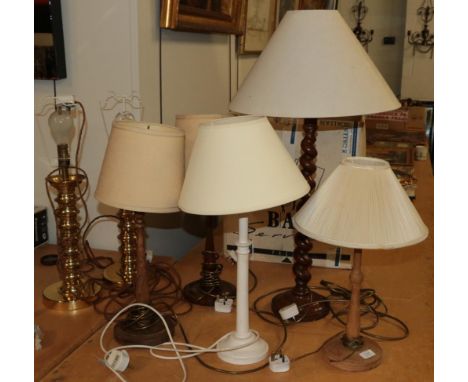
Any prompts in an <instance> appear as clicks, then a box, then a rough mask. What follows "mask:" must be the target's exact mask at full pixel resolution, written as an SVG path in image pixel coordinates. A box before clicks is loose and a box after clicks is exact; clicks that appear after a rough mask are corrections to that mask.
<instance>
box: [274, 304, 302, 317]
mask: <svg viewBox="0 0 468 382" xmlns="http://www.w3.org/2000/svg"><path fill="white" fill-rule="evenodd" d="M278 312H279V314H280V316H281V318H282V319H283V321H287V320H289V319H290V318H294V317H296V316H297V315H298V314H299V308H298V307H297V304H296V303H292V304H291V305H286V306H285V307H283V308H281V309H280V310H279V311H278Z"/></svg>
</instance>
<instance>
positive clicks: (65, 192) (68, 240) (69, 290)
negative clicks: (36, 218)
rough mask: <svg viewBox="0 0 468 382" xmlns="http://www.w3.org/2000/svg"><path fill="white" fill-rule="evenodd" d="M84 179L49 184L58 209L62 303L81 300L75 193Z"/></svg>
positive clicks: (58, 179)
mask: <svg viewBox="0 0 468 382" xmlns="http://www.w3.org/2000/svg"><path fill="white" fill-rule="evenodd" d="M83 179H84V176H82V175H79V174H76V175H68V177H67V179H63V178H62V177H61V176H50V177H48V178H47V181H48V183H49V184H50V185H51V186H52V187H54V188H55V189H56V190H57V193H58V195H57V198H56V199H55V200H56V202H57V208H56V209H55V211H54V214H55V220H56V225H57V245H58V256H59V264H60V267H61V276H62V282H63V283H62V286H61V288H60V294H61V295H62V296H63V299H64V301H67V302H68V301H76V300H78V299H80V298H81V297H83V295H84V291H83V283H82V280H81V274H80V272H79V268H80V259H79V258H80V247H79V243H80V224H79V222H78V214H79V209H78V207H77V201H78V196H77V193H76V190H77V189H78V187H79V186H80V184H81V182H82V181H83Z"/></svg>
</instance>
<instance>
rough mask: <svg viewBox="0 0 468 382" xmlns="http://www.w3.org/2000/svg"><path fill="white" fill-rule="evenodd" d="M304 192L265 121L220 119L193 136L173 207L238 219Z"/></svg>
mask: <svg viewBox="0 0 468 382" xmlns="http://www.w3.org/2000/svg"><path fill="white" fill-rule="evenodd" d="M308 191H309V186H308V184H307V182H306V180H305V179H304V177H303V176H302V175H301V174H300V171H299V169H298V168H297V166H296V164H295V163H294V161H293V160H292V159H291V157H290V155H289V153H288V151H287V150H286V149H285V147H284V145H283V143H282V142H281V141H280V139H279V138H278V135H277V134H276V132H275V131H274V129H273V128H272V126H271V125H270V123H269V122H268V119H267V118H265V117H252V116H243V117H232V118H222V119H219V120H216V121H212V122H208V123H206V124H203V125H201V126H200V128H199V130H198V136H197V140H196V142H195V144H194V146H193V149H192V156H191V158H190V163H189V166H188V168H187V174H186V176H185V180H184V186H183V188H182V191H181V194H180V200H179V207H180V209H181V210H183V211H185V212H189V213H192V214H199V215H228V214H238V213H246V212H251V211H257V210H261V209H264V208H268V207H272V206H279V205H281V204H284V203H287V202H290V201H292V200H296V199H298V198H300V197H301V196H303V195H304V194H306V193H307V192H308Z"/></svg>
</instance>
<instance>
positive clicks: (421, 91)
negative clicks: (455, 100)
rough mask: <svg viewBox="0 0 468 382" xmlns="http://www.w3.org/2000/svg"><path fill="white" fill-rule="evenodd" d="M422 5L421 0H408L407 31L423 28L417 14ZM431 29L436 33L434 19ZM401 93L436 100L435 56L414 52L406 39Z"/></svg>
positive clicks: (415, 97) (410, 96) (404, 95)
mask: <svg viewBox="0 0 468 382" xmlns="http://www.w3.org/2000/svg"><path fill="white" fill-rule="evenodd" d="M420 6H421V1H419V0H407V8H406V26H405V31H407V30H411V31H412V32H415V31H420V30H422V25H423V24H422V22H421V21H420V19H419V18H418V17H417V15H416V10H417V9H418V8H419V7H420ZM429 29H430V31H431V32H432V33H434V20H433V21H432V22H431V23H430V24H429ZM434 54H435V53H434ZM401 95H402V98H412V99H416V100H423V101H433V100H434V58H431V55H430V54H429V53H427V54H422V53H419V52H416V54H413V47H412V46H411V45H410V44H409V43H408V41H407V40H405V46H404V52H403V73H402V79H401Z"/></svg>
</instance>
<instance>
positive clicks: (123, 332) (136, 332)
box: [114, 307, 175, 346]
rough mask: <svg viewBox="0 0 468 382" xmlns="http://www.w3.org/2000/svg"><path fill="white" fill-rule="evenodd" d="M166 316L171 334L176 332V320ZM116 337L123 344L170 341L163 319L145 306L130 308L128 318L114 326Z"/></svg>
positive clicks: (148, 343) (154, 344)
mask: <svg viewBox="0 0 468 382" xmlns="http://www.w3.org/2000/svg"><path fill="white" fill-rule="evenodd" d="M164 318H165V320H166V323H167V326H168V327H169V330H170V331H171V334H174V327H175V322H174V320H173V319H172V318H171V317H170V316H169V315H165V316H164ZM114 337H115V339H116V340H117V341H118V342H119V343H120V344H123V345H135V344H137V345H148V346H156V345H159V344H162V343H163V342H167V341H169V336H168V334H167V331H166V328H165V326H164V324H163V322H162V321H161V319H160V318H159V317H158V316H156V314H155V313H153V312H152V311H151V310H150V309H148V308H145V307H135V308H130V310H129V312H128V314H127V316H126V318H125V319H124V320H122V321H119V322H118V323H117V324H116V325H115V326H114Z"/></svg>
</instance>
